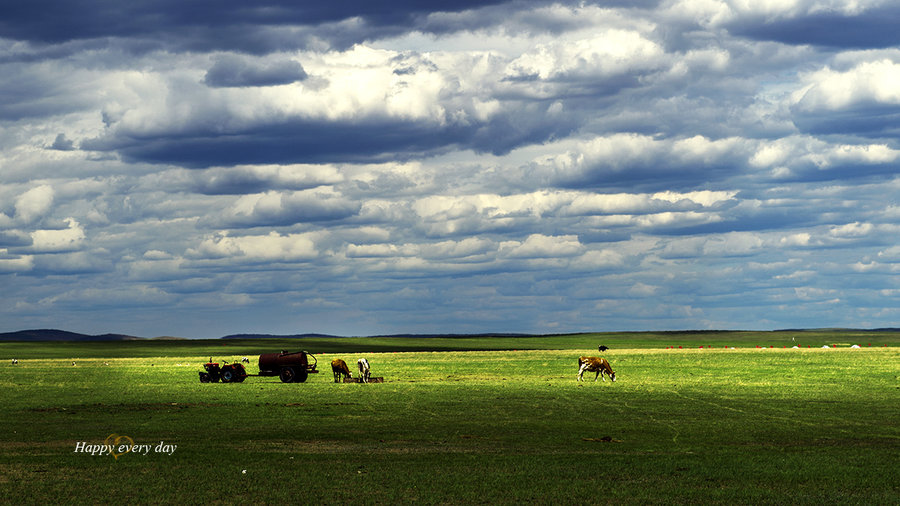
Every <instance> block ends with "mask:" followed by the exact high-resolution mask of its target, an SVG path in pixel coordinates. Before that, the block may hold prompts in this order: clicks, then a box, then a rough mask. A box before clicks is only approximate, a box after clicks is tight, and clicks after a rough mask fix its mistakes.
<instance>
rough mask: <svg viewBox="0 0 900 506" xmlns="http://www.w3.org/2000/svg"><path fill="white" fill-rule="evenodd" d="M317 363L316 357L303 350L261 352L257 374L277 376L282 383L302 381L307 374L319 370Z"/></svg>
mask: <svg viewBox="0 0 900 506" xmlns="http://www.w3.org/2000/svg"><path fill="white" fill-rule="evenodd" d="M310 358H312V364H310V363H309V359H310ZM317 363H318V361H317V360H316V357H315V356H314V355H312V354H310V353H307V352H305V351H295V352H287V351H282V352H281V353H263V354H262V355H260V356H259V375H260V376H278V377H279V378H281V381H282V382H284V383H303V382H304V381H306V378H307V376H309V374H312V373H317V372H319V371H317V370H316V364H317Z"/></svg>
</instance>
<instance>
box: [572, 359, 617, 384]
mask: <svg viewBox="0 0 900 506" xmlns="http://www.w3.org/2000/svg"><path fill="white" fill-rule="evenodd" d="M584 371H590V372H596V373H597V374H596V375H595V376H594V381H597V377H598V376H599V377H600V379H602V380H603V381H606V378H604V377H603V374H604V373H605V374H606V375H608V376H609V379H611V380H613V381H616V373H615V371H613V370H612V367H611V366H610V365H609V362H607V361H606V359H605V358H602V357H578V381H584V379H583V378H582V375H583V374H584Z"/></svg>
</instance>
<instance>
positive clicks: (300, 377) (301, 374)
mask: <svg viewBox="0 0 900 506" xmlns="http://www.w3.org/2000/svg"><path fill="white" fill-rule="evenodd" d="M308 377H309V372H308V371H307V370H306V369H300V372H298V373H297V377H296V378H294V381H296V382H297V383H303V382H305V381H306V378H308Z"/></svg>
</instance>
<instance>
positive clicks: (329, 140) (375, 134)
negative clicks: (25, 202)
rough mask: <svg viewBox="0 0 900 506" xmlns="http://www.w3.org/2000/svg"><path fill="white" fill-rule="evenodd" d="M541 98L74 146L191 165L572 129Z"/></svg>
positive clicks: (358, 152) (481, 142) (405, 148)
mask: <svg viewBox="0 0 900 506" xmlns="http://www.w3.org/2000/svg"><path fill="white" fill-rule="evenodd" d="M547 107H548V104H546V103H542V102H537V103H522V104H521V106H520V107H517V108H514V109H511V110H509V111H506V112H505V113H504V114H499V115H497V116H496V117H493V118H490V119H488V120H486V121H483V122H476V121H465V122H457V123H447V124H437V123H435V122H431V121H423V120H403V119H397V118H388V117H385V118H372V119H361V120H356V121H352V122H346V121H339V120H337V121H328V120H315V119H311V120H302V119H295V120H288V121H272V122H271V123H267V124H263V125H259V126H248V127H246V128H243V129H240V130H235V131H232V132H221V131H219V130H217V129H215V128H209V129H206V130H203V129H197V130H195V131H188V132H177V131H175V132H172V133H171V134H167V133H166V134H157V135H152V134H138V133H128V132H118V131H111V132H109V133H108V135H107V136H105V137H101V138H97V139H90V140H85V141H83V142H81V148H82V149H85V150H93V151H115V152H117V153H119V154H120V155H122V156H123V157H124V159H125V160H127V161H131V162H146V163H168V164H175V165H180V166H184V167H191V168H205V167H211V166H232V165H241V164H251V163H252V164H290V163H344V162H346V163H352V162H356V163H371V162H383V161H388V160H406V159H409V158H411V157H413V156H432V155H436V154H439V153H442V152H445V151H446V150H448V149H450V148H461V149H466V148H471V149H474V150H476V151H478V152H491V153H494V154H502V153H506V152H508V151H510V150H511V149H514V148H516V147H518V146H521V145H523V144H529V143H535V142H542V141H545V140H547V139H549V138H552V137H554V136H557V135H564V134H566V133H568V132H571V131H572V130H573V129H574V128H575V127H576V126H577V123H575V118H574V117H571V116H564V117H559V118H556V119H548V118H547V117H546V111H547Z"/></svg>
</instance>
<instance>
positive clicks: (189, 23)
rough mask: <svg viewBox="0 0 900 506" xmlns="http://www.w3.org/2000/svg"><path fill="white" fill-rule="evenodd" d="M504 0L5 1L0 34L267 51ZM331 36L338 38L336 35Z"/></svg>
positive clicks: (47, 40)
mask: <svg viewBox="0 0 900 506" xmlns="http://www.w3.org/2000/svg"><path fill="white" fill-rule="evenodd" d="M499 3H505V2H504V1H503V0H459V1H456V2H452V3H450V4H448V3H447V2H437V1H426V2H419V1H412V0H408V1H400V2H390V3H382V2H370V1H364V0H337V1H330V2H296V1H292V0H268V1H261V2H252V3H248V2H244V1H235V0H224V1H223V0H162V1H157V0H137V1H130V2H107V1H104V0H71V1H66V2H59V1H55V0H33V1H29V2H4V4H3V6H2V7H0V37H5V38H10V39H16V40H24V41H28V42H32V43H35V44H54V45H55V44H61V43H65V42H68V41H72V40H85V39H98V38H105V37H116V38H134V39H146V38H153V39H156V40H157V41H160V42H159V44H160V45H161V46H165V47H172V46H175V47H180V48H192V49H195V50H196V49H200V48H205V49H207V50H214V49H235V50H236V49H239V48H240V47H244V48H245V50H246V51H247V52H267V51H273V50H277V49H288V48H290V47H293V48H297V47H302V45H304V44H305V43H306V42H307V40H306V39H305V38H304V37H300V38H295V39H294V41H293V42H291V41H290V39H289V38H288V37H283V36H280V35H279V34H278V33H277V29H279V28H282V27H287V26H300V27H311V26H316V25H322V24H328V23H337V22H340V21H342V20H347V19H353V18H361V19H362V20H363V21H364V23H365V24H366V25H367V26H369V27H370V30H372V31H375V32H379V31H384V30H388V31H389V30H397V31H401V30H402V31H405V30H407V29H410V27H411V26H412V25H414V24H415V20H416V19H418V18H421V17H423V16H426V15H428V14H429V13H432V12H457V11H463V10H466V9H472V8H478V7H483V6H487V5H492V4H499ZM527 3H530V2H518V3H517V5H522V4H527ZM49 13H52V14H49ZM48 14H49V15H48ZM403 27H406V28H403ZM271 29H275V30H276V33H274V34H273V33H272V32H271V31H270V30H271ZM363 33H365V32H363ZM197 35H199V37H197ZM281 35H284V34H281ZM235 36H237V38H235ZM332 36H333V37H335V38H336V39H337V38H339V35H337V34H332ZM344 36H345V37H346V36H347V35H346V34H345V35H344ZM361 41H362V39H357V40H355V41H350V40H344V41H342V43H343V44H352V43H353V42H361ZM279 46H280V47H279Z"/></svg>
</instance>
